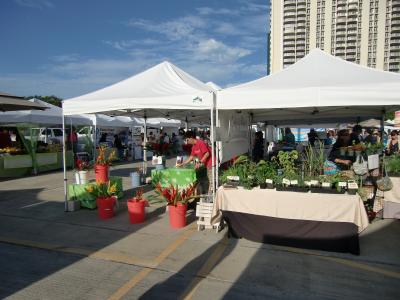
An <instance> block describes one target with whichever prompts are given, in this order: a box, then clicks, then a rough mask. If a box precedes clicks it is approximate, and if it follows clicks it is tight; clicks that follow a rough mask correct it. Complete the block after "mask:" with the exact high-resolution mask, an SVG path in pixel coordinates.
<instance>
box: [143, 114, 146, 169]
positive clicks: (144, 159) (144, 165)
mask: <svg viewBox="0 0 400 300" xmlns="http://www.w3.org/2000/svg"><path fill="white" fill-rule="evenodd" d="M143 132H144V136H143V165H142V167H143V175H145V174H147V117H146V116H144V130H143Z"/></svg>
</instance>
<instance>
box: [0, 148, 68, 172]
mask: <svg viewBox="0 0 400 300" xmlns="http://www.w3.org/2000/svg"><path fill="white" fill-rule="evenodd" d="M35 156H36V161H37V168H38V169H37V171H38V172H39V173H40V172H45V171H50V170H59V169H62V167H63V153H62V152H50V153H36V154H35ZM66 160H67V167H72V165H73V153H72V151H71V150H68V151H67V152H66ZM32 169H33V163H32V156H31V155H30V154H20V155H3V156H0V178H1V177H22V176H25V175H29V174H30V173H32Z"/></svg>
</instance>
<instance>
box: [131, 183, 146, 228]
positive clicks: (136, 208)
mask: <svg viewBox="0 0 400 300" xmlns="http://www.w3.org/2000/svg"><path fill="white" fill-rule="evenodd" d="M146 203H147V201H146V200H145V199H144V198H143V188H142V187H141V188H138V189H137V190H136V192H135V196H134V197H133V198H131V199H129V200H128V201H127V206H128V213H129V221H130V222H131V224H137V223H142V222H143V221H144V218H145V209H144V208H145V206H146Z"/></svg>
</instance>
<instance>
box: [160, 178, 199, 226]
mask: <svg viewBox="0 0 400 300" xmlns="http://www.w3.org/2000/svg"><path fill="white" fill-rule="evenodd" d="M196 185H197V184H196V183H193V184H190V185H188V186H187V187H186V188H183V189H179V188H178V187H176V186H174V185H172V184H171V185H170V186H169V187H167V188H163V187H162V186H161V184H160V183H158V184H157V185H156V192H157V193H158V194H159V195H161V196H162V197H163V198H164V199H165V200H166V201H167V206H168V213H169V222H170V226H171V227H172V228H182V227H185V226H186V211H187V205H188V202H189V200H190V199H193V198H194V194H195V191H196Z"/></svg>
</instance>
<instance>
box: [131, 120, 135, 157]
mask: <svg viewBox="0 0 400 300" xmlns="http://www.w3.org/2000/svg"><path fill="white" fill-rule="evenodd" d="M131 151H132V162H133V161H134V160H135V145H134V143H133V126H132V127H131Z"/></svg>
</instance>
